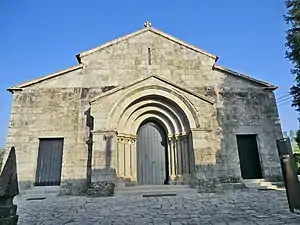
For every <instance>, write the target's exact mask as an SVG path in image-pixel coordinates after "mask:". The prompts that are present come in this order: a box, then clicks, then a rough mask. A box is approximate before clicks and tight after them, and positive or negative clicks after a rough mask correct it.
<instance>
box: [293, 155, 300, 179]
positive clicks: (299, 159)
mask: <svg viewBox="0 0 300 225" xmlns="http://www.w3.org/2000/svg"><path fill="white" fill-rule="evenodd" d="M294 157H295V161H296V167H297V174H298V175H300V154H299V153H296V154H294Z"/></svg>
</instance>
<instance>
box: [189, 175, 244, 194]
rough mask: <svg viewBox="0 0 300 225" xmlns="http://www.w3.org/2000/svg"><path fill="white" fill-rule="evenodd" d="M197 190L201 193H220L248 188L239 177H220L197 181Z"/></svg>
mask: <svg viewBox="0 0 300 225" xmlns="http://www.w3.org/2000/svg"><path fill="white" fill-rule="evenodd" d="M195 188H196V189H197V192H199V193H219V192H223V191H229V190H235V189H244V188H246V186H245V184H244V183H243V181H242V179H241V178H239V177H232V176H228V177H219V178H209V179H199V178H198V179H197V180H196V183H195Z"/></svg>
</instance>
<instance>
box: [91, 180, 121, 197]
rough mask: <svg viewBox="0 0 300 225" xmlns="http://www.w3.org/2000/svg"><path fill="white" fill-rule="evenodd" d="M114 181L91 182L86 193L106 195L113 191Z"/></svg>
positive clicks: (110, 194) (112, 193)
mask: <svg viewBox="0 0 300 225" xmlns="http://www.w3.org/2000/svg"><path fill="white" fill-rule="evenodd" d="M115 186H116V185H115V183H114V182H111V181H100V182H93V183H91V184H90V186H89V189H88V190H87V194H88V196H90V197H108V196H113V195H114V193H115Z"/></svg>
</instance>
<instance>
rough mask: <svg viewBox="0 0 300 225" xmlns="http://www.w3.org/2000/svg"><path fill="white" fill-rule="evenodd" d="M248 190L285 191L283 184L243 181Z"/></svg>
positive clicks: (263, 180) (264, 181)
mask: <svg viewBox="0 0 300 225" xmlns="http://www.w3.org/2000/svg"><path fill="white" fill-rule="evenodd" d="M243 182H244V183H245V186H246V187H247V188H249V189H257V190H285V188H284V184H283V182H270V181H267V180H265V179H246V180H243Z"/></svg>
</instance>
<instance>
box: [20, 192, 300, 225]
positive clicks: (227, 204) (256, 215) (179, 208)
mask: <svg viewBox="0 0 300 225" xmlns="http://www.w3.org/2000/svg"><path fill="white" fill-rule="evenodd" d="M15 202H16V203H17V204H18V214H19V223H18V224H19V225H33V224H37V225H50V224H51V225H52V224H53V225H60V224H68V225H79V224H86V225H91V224H171V225H180V224H217V225H221V224H222V225H223V224H224V225H225V224H230V225H235V224H244V225H248V224H249V225H250V224H264V225H265V224H272V225H277V224H300V214H291V213H290V212H289V209H288V204H287V200H286V194H285V191H254V190H253V191H252V190H251V191H235V192H230V193H226V194H195V193H193V194H184V195H181V196H173V197H149V198H143V197H138V196H134V197H133V196H131V197H125V196H124V197H110V198H87V197H49V198H47V199H45V200H30V201H28V200H26V199H24V197H19V198H18V197H17V198H16V200H15Z"/></svg>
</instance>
